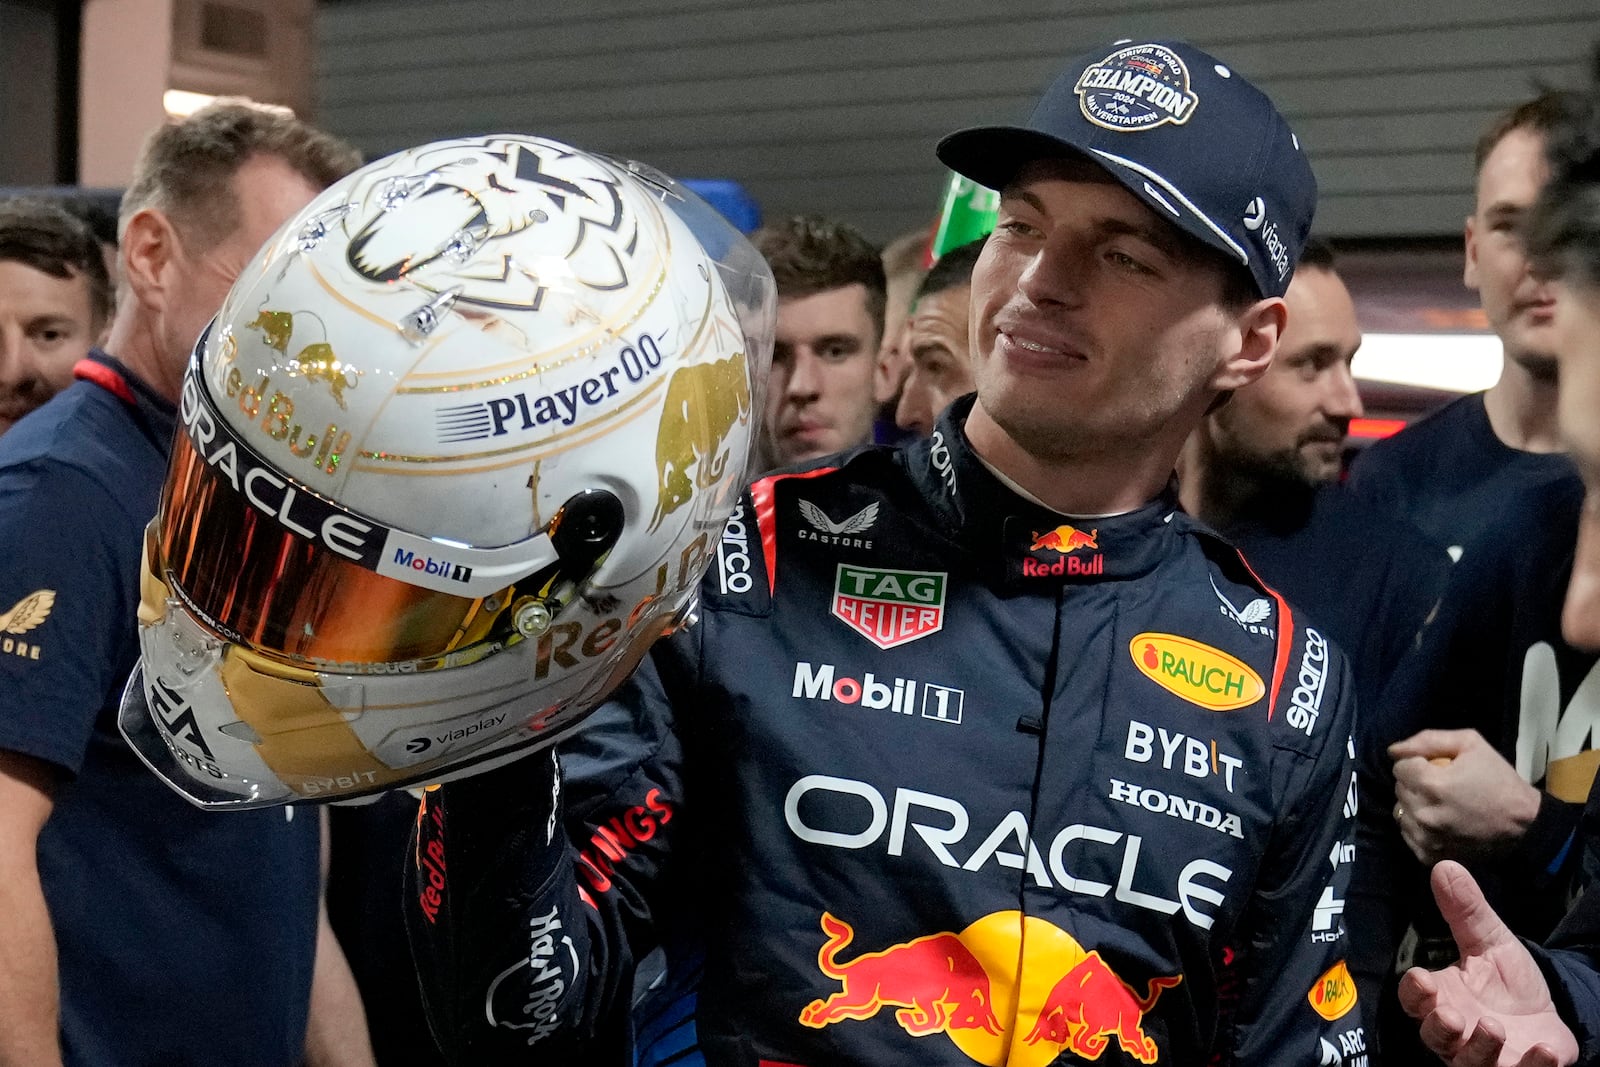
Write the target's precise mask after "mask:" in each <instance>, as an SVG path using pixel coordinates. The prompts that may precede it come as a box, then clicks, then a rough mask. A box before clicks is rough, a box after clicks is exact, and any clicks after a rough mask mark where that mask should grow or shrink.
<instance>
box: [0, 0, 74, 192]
mask: <svg viewBox="0 0 1600 1067" xmlns="http://www.w3.org/2000/svg"><path fill="white" fill-rule="evenodd" d="M78 18H79V5H78V4H77V3H75V2H56V0H0V186H3V185H54V184H57V183H61V182H65V183H71V182H72V181H74V180H75V179H76V174H77V152H76V145H77V131H76V123H77V117H76V116H77V111H76V105H77V33H78Z"/></svg>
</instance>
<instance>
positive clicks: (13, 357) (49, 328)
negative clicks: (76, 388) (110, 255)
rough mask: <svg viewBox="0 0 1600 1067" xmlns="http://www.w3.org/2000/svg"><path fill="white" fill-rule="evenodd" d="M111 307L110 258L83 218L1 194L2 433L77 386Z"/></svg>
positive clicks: (0, 426)
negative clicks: (75, 379) (75, 374)
mask: <svg viewBox="0 0 1600 1067" xmlns="http://www.w3.org/2000/svg"><path fill="white" fill-rule="evenodd" d="M111 307H112V287H111V278H110V276H109V275H108V274H107V272H106V264H105V259H104V258H103V257H102V255H101V253H100V246H99V244H98V243H97V242H96V240H95V237H94V234H93V233H92V232H90V229H89V227H88V226H87V225H86V224H85V223H84V222H83V221H82V220H81V219H79V218H77V217H76V216H74V215H73V214H71V213H70V212H68V211H67V210H65V209H64V208H62V207H60V206H58V205H56V204H52V203H50V202H48V201H44V200H33V199H23V198H16V199H10V200H0V434H3V433H5V432H6V431H7V430H9V429H11V427H13V426H15V425H16V423H17V421H18V420H19V419H21V418H22V417H23V416H24V415H26V414H27V413H28V412H30V411H32V410H33V409H35V408H37V407H39V406H40V405H41V404H43V403H44V402H45V401H46V400H49V399H50V398H51V397H52V396H54V395H55V394H56V393H58V392H60V391H61V390H63V389H65V388H66V387H67V386H68V385H71V384H72V368H73V367H74V366H76V365H77V362H78V361H79V360H80V359H82V358H83V357H85V356H87V355H88V354H89V349H90V348H91V347H92V346H93V345H94V344H95V342H96V341H97V340H98V339H99V337H100V334H101V333H102V331H104V330H105V328H106V324H107V323H109V322H110V321H111Z"/></svg>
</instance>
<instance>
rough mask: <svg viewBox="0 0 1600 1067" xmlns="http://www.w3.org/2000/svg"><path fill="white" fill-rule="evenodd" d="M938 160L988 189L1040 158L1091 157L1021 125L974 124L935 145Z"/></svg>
mask: <svg viewBox="0 0 1600 1067" xmlns="http://www.w3.org/2000/svg"><path fill="white" fill-rule="evenodd" d="M934 152H935V154H937V155H938V157H939V162H941V163H943V164H944V165H945V166H947V167H949V168H950V169H951V170H953V171H955V172H956V173H957V174H960V175H961V176H962V177H965V178H971V179H972V180H973V181H975V182H977V183H978V184H979V185H982V186H984V187H986V188H989V189H994V190H1001V189H1004V188H1005V187H1006V186H1007V185H1010V184H1011V180H1012V179H1013V178H1015V177H1016V176H1017V172H1018V171H1020V170H1021V169H1022V168H1023V167H1025V166H1027V165H1028V164H1029V163H1032V162H1034V161H1035V160H1039V159H1063V158H1073V157H1076V158H1079V159H1085V158H1087V159H1092V158H1093V157H1092V156H1089V155H1088V154H1087V153H1086V152H1085V151H1084V150H1083V149H1082V148H1079V147H1077V146H1076V145H1073V144H1071V143H1069V142H1067V141H1063V140H1062V139H1061V138H1059V137H1052V136H1051V135H1050V134H1048V133H1040V132H1039V131H1038V130H1030V129H1028V128H1026V127H1024V126H973V127H971V128H969V129H965V130H957V131H956V132H955V133H952V134H949V135H947V136H946V137H944V138H943V139H942V140H940V142H939V144H938V146H937V147H935V148H934Z"/></svg>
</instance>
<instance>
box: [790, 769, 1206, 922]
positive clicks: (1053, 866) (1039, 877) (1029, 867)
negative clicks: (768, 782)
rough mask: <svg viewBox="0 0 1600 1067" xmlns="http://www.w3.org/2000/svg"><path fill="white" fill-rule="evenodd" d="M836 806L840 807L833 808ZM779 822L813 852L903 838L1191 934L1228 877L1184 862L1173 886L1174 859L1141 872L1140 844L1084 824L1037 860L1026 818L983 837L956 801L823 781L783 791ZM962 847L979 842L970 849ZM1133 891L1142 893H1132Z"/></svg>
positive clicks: (1198, 862) (822, 777) (940, 855)
mask: <svg viewBox="0 0 1600 1067" xmlns="http://www.w3.org/2000/svg"><path fill="white" fill-rule="evenodd" d="M812 793H822V794H833V796H831V797H828V798H827V800H825V801H821V802H819V801H818V800H811V799H808V798H810V796H811V794H812ZM839 797H849V798H850V800H849V801H847V802H841V801H840V800H839ZM863 801H864V802H865V803H864V804H863ZM924 812H926V813H927V814H928V820H927V821H926V822H923V821H920V816H921V814H922V813H924ZM783 815H784V819H785V821H787V822H788V824H789V831H790V832H791V833H793V834H794V835H795V836H796V837H798V838H799V839H800V840H802V841H807V842H810V843H811V844H814V845H825V846H827V847H829V848H850V849H859V848H867V847H869V846H872V845H876V844H878V843H879V842H883V843H884V846H885V849H886V851H887V852H888V854H889V855H891V856H902V855H904V854H905V849H906V841H907V836H908V835H907V833H906V831H907V830H912V831H915V834H914V835H913V836H912V840H913V841H920V842H921V843H922V845H924V846H925V847H926V848H927V849H928V851H929V852H930V853H932V854H933V858H934V859H935V860H937V861H938V862H939V863H940V864H942V865H944V866H946V867H954V868H958V869H960V870H963V871H970V872H975V873H976V872H981V871H982V870H983V868H984V867H985V866H986V865H987V864H990V863H994V864H998V865H999V866H1001V867H1005V868H1008V869H1010V870H1019V871H1025V872H1026V873H1027V876H1028V877H1029V878H1031V879H1032V880H1033V882H1034V884H1035V885H1037V886H1039V887H1040V888H1043V889H1049V888H1050V887H1051V886H1052V885H1056V886H1060V887H1061V888H1062V889H1064V890H1066V891H1067V892H1068V893H1076V894H1078V895H1080V896H1086V897H1104V896H1106V895H1108V894H1110V895H1111V896H1113V897H1114V898H1115V899H1116V900H1118V901H1120V902H1122V903H1124V904H1128V905H1131V906H1133V907H1136V908H1144V909H1146V910H1149V911H1153V912H1157V913H1159V914H1161V915H1174V914H1176V913H1177V912H1179V911H1180V910H1181V911H1182V912H1183V916H1184V918H1185V919H1187V920H1188V921H1189V922H1190V923H1191V924H1193V925H1194V926H1196V927H1198V928H1200V929H1201V930H1209V929H1211V925H1212V923H1213V922H1214V921H1215V919H1216V913H1215V911H1214V910H1212V909H1215V908H1219V907H1221V906H1222V904H1223V902H1224V901H1225V900H1226V897H1225V896H1224V895H1223V893H1222V891H1221V890H1220V889H1219V888H1216V886H1223V885H1226V884H1227V882H1228V879H1230V878H1232V877H1233V870H1232V869H1231V868H1228V867H1224V866H1223V865H1222V864H1220V863H1217V862H1216V861H1215V860H1210V859H1205V858H1199V859H1193V860H1190V861H1189V862H1187V863H1185V864H1184V865H1183V867H1182V868H1181V869H1179V870H1178V871H1177V876H1176V878H1174V877H1173V876H1172V875H1173V869H1174V868H1175V867H1177V864H1178V860H1177V859H1176V858H1175V857H1174V856H1173V855H1172V851H1171V849H1160V848H1158V849H1156V850H1155V851H1156V852H1157V854H1158V858H1157V859H1155V860H1147V861H1145V862H1144V863H1142V864H1141V863H1140V860H1139V857H1140V854H1141V852H1142V850H1143V847H1144V838H1142V837H1140V836H1139V835H1138V834H1123V833H1122V832H1121V831H1120V830H1111V829H1107V828H1105V827H1101V826H1094V825H1091V824H1089V823H1073V824H1072V825H1070V826H1064V827H1062V828H1061V829H1060V830H1059V831H1057V832H1056V834H1055V836H1054V837H1052V838H1051V839H1050V843H1049V845H1048V846H1047V847H1045V849H1044V851H1043V852H1041V851H1040V845H1042V844H1043V839H1042V838H1039V839H1036V838H1035V837H1034V835H1033V834H1032V833H1031V832H1030V830H1029V828H1028V819H1027V816H1025V815H1023V813H1022V812H1020V811H1013V812H1011V813H1010V814H1009V815H1007V816H1005V817H1004V818H1003V819H1001V820H1000V822H999V824H998V825H996V826H994V827H993V828H988V829H985V828H981V827H980V828H977V829H976V830H974V831H973V832H971V833H969V829H972V828H971V826H970V819H969V817H968V815H967V809H966V805H964V804H962V803H961V802H960V801H959V800H954V799H952V798H950V797H941V796H937V795H935V794H933V793H924V792H922V791H920V790H916V789H896V790H895V791H894V799H893V802H892V804H891V802H890V801H889V800H887V799H885V797H884V795H883V794H882V793H880V792H879V791H878V790H877V789H876V788H875V787H874V786H872V785H869V784H868V783H866V782H858V781H854V780H853V779H850V778H835V777H833V776H832V775H827V774H808V775H806V776H805V777H804V778H801V779H800V780H799V781H797V782H795V783H794V785H792V786H790V787H789V793H788V795H787V796H786V797H784V801H783ZM1036 840H1037V843H1036ZM970 841H977V842H980V843H979V844H977V845H976V846H974V845H972V844H970V843H969V842H970ZM1119 854H1120V855H1119ZM1074 870H1076V871H1077V872H1079V873H1077V874H1074V873H1073V871H1074ZM1089 871H1094V872H1096V873H1099V872H1102V871H1103V872H1106V873H1107V874H1110V873H1111V872H1113V871H1115V872H1116V884H1115V885H1112V884H1111V883H1110V882H1102V881H1098V880H1094V879H1091V878H1089V877H1087V874H1086V872H1089ZM1052 878H1054V879H1055V881H1054V882H1053V883H1052V881H1051V879H1052ZM1208 882H1211V883H1215V885H1210V884H1207V883H1208ZM1135 884H1137V885H1139V886H1141V887H1143V888H1140V889H1135V888H1134V886H1135ZM1158 884H1160V885H1166V886H1168V887H1170V888H1168V889H1167V891H1166V893H1165V894H1162V893H1153V892H1147V890H1148V889H1150V888H1152V887H1153V886H1154V885H1158Z"/></svg>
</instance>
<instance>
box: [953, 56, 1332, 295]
mask: <svg viewBox="0 0 1600 1067" xmlns="http://www.w3.org/2000/svg"><path fill="white" fill-rule="evenodd" d="M938 153H939V159H940V160H942V161H943V162H944V164H945V165H946V166H948V167H949V168H950V169H951V170H954V171H956V172H957V173H959V174H963V175H965V176H966V177H968V178H971V179H972V180H973V181H975V182H977V183H978V184H980V185H985V186H988V187H989V188H990V189H1003V188H1004V187H1005V186H1006V185H1007V184H1009V183H1010V182H1011V180H1012V179H1013V178H1015V177H1016V175H1017V172H1018V171H1020V170H1021V169H1022V168H1023V167H1024V166H1026V165H1027V164H1029V163H1031V162H1033V161H1035V160H1039V159H1051V158H1060V157H1062V156H1068V155H1072V156H1077V155H1081V156H1083V157H1086V158H1088V159H1090V160H1092V161H1093V162H1095V163H1098V164H1099V165H1100V166H1102V167H1104V168H1105V169H1106V170H1107V171H1109V172H1110V173H1111V175H1112V176H1113V177H1115V178H1116V179H1117V180H1118V181H1119V182H1121V183H1122V184H1123V185H1125V186H1126V187H1127V188H1128V189H1129V191H1131V192H1132V193H1133V194H1134V195H1135V196H1137V197H1139V199H1141V200H1143V201H1144V202H1145V203H1146V204H1148V205H1150V207H1151V209H1152V210H1154V211H1155V213H1156V214H1157V215H1160V216H1161V217H1163V218H1165V219H1167V220H1168V221H1170V222H1171V223H1172V224H1173V225H1175V226H1177V227H1178V228H1179V229H1181V230H1183V231H1184V232H1185V233H1188V234H1190V235H1191V236H1193V237H1195V238H1197V239H1198V240H1200V241H1203V242H1204V243H1205V244H1207V245H1209V246H1211V247H1212V248H1215V249H1217V250H1218V251H1219V252H1221V253H1222V254H1223V255H1225V256H1227V257H1228V258H1229V259H1232V260H1234V261H1236V262H1238V263H1240V264H1242V265H1243V266H1245V267H1247V268H1249V270H1250V274H1251V276H1252V277H1253V278H1254V279H1255V283H1256V288H1257V290H1259V291H1260V293H1261V294H1262V295H1263V296H1282V295H1283V292H1284V290H1285V289H1287V288H1288V287H1289V279H1290V277H1291V276H1292V275H1293V273H1294V265H1295V262H1296V261H1297V260H1298V259H1299V258H1300V250H1301V249H1302V248H1303V247H1304V246H1305V242H1306V236H1307V235H1308V234H1309V233H1310V232H1311V217H1312V215H1313V214H1314V212H1315V211H1316V206H1317V180H1316V178H1315V177H1314V176H1313V175H1312V173H1311V164H1310V163H1309V162H1308V161H1307V160H1306V157H1305V153H1304V152H1302V151H1301V150H1300V142H1299V140H1298V139H1297V138H1296V137H1295V135H1294V132H1293V131H1292V130H1290V129H1289V124H1288V123H1287V122H1285V121H1284V119H1283V116H1282V115H1280V114H1278V109H1277V108H1276V107H1274V106H1273V104H1272V101H1271V100H1269V99H1267V96H1266V94H1265V93H1263V92H1262V91H1261V90H1260V89H1257V88H1256V87H1255V86H1254V85H1251V84H1250V83H1249V82H1248V81H1246V80H1245V79H1244V78H1243V77H1242V76H1241V75H1240V74H1239V73H1238V72H1237V71H1234V70H1232V69H1230V68H1229V67H1227V66H1226V65H1225V64H1223V63H1221V62H1220V61H1218V60H1217V59H1216V58H1214V57H1213V56H1210V55H1207V54H1206V53H1205V52H1202V51H1201V50H1200V49H1198V48H1196V47H1194V46H1193V45H1191V44H1187V43H1185V42H1183V41H1171V40H1167V41H1119V42H1117V43H1116V44H1113V45H1109V46H1107V47H1105V48H1101V49H1097V50H1096V51H1094V52H1090V53H1088V54H1086V55H1084V56H1080V57H1079V58H1078V59H1076V60H1073V61H1072V63H1071V64H1070V65H1068V67H1067V68H1066V70H1064V71H1063V72H1062V73H1061V76H1060V77H1058V78H1057V79H1056V80H1055V83H1054V84H1053V85H1051V86H1050V88H1049V89H1047V90H1046V91H1045V94H1044V96H1043V97H1041V98H1040V100H1039V103H1038V106H1036V107H1035V108H1034V109H1033V115H1032V116H1031V117H1030V118H1029V119H1028V123H1027V125H1026V126H978V127H974V128H972V129H967V130H960V131H958V132H956V133H952V134H950V135H949V136H948V137H946V138H945V139H944V140H942V141H940V142H939V147H938Z"/></svg>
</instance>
